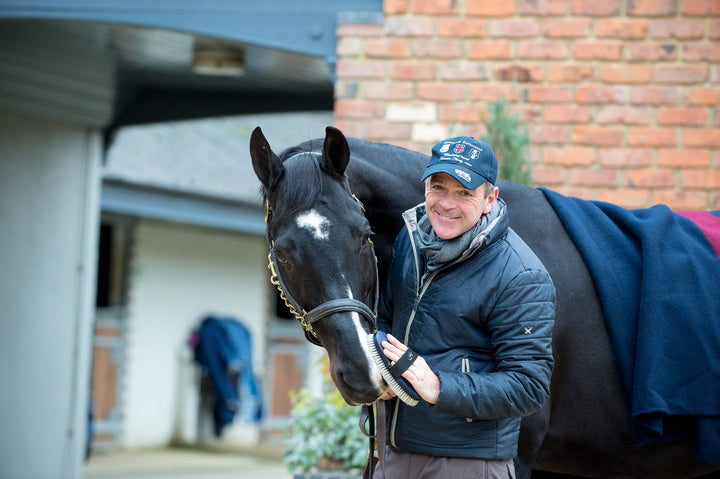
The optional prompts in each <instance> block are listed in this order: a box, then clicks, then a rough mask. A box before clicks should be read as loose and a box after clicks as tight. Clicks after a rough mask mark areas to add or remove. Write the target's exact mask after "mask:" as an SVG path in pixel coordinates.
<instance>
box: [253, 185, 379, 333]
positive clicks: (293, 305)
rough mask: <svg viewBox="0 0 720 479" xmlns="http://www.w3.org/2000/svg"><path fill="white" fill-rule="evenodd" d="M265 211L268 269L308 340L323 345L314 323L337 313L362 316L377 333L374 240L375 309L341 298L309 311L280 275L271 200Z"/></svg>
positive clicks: (376, 275) (377, 294)
mask: <svg viewBox="0 0 720 479" xmlns="http://www.w3.org/2000/svg"><path fill="white" fill-rule="evenodd" d="M351 196H352V198H353V200H355V202H357V204H358V205H359V206H360V209H361V210H362V212H363V213H365V207H364V206H363V204H362V202H361V201H360V200H359V199H358V197H357V196H355V195H353V194H351ZM265 208H266V211H265V224H266V225H267V226H266V231H267V236H266V238H267V242H268V246H269V248H270V252H269V253H268V269H269V270H270V282H271V283H272V284H273V285H275V286H276V287H277V289H278V291H279V292H280V298H282V300H283V301H284V302H285V306H287V308H288V309H289V310H290V313H291V314H292V315H293V316H294V317H295V319H297V320H298V321H300V324H301V325H302V327H303V329H304V331H305V337H306V338H307V339H308V341H310V342H311V343H313V344H316V345H318V346H322V343H320V339H319V338H318V335H317V333H316V332H315V329H314V328H313V324H315V323H316V322H318V321H320V320H321V319H324V318H326V317H328V316H330V315H331V314H335V313H344V312H351V313H352V312H354V313H359V314H360V317H362V318H365V319H366V320H367V321H368V322H369V323H370V325H371V326H372V330H373V332H374V331H375V329H376V326H375V317H376V315H377V303H378V296H379V288H380V285H379V284H378V282H379V281H378V270H377V257H376V256H375V246H374V245H373V243H372V240H370V239H369V238H368V241H369V242H370V248H371V251H372V254H373V258H374V259H375V304H374V306H373V309H372V310H371V309H370V308H369V307H368V306H367V305H366V304H365V303H363V302H362V301H358V300H357V299H352V298H340V299H331V300H329V301H326V302H325V303H322V304H320V305H318V306H316V307H315V308H313V309H311V310H310V311H306V310H305V309H304V308H303V307H302V306H300V304H299V303H298V302H297V301H296V300H295V298H294V297H293V296H292V294H290V292H289V291H288V289H287V287H286V286H285V282H284V281H283V279H282V276H280V273H279V271H280V269H279V267H278V264H277V257H276V256H275V248H274V246H275V241H274V239H273V238H272V237H271V236H270V220H271V218H272V208H270V202H269V201H268V200H265Z"/></svg>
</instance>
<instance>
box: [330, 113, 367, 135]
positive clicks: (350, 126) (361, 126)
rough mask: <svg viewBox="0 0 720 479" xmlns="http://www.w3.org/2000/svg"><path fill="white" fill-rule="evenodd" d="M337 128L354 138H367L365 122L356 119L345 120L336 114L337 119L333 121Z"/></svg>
mask: <svg viewBox="0 0 720 479" xmlns="http://www.w3.org/2000/svg"><path fill="white" fill-rule="evenodd" d="M333 125H334V126H335V128H338V129H339V130H341V131H342V132H343V133H344V134H345V135H347V136H349V137H354V138H367V136H366V135H365V123H364V122H359V121H356V120H350V119H348V120H344V119H342V118H340V117H338V116H337V113H336V114H335V121H334V122H333Z"/></svg>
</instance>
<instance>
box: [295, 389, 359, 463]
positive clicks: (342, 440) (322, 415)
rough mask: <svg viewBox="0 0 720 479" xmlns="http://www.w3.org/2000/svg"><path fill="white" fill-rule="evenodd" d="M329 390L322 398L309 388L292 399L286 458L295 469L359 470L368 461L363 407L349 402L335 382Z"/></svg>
mask: <svg viewBox="0 0 720 479" xmlns="http://www.w3.org/2000/svg"><path fill="white" fill-rule="evenodd" d="M325 389H326V391H325V394H324V395H323V396H322V397H320V398H317V397H313V396H312V395H311V394H310V393H309V392H307V391H305V390H301V391H300V392H298V393H297V394H294V395H293V396H292V398H291V399H292V402H293V408H292V411H291V412H290V423H289V425H288V428H287V429H286V431H285V454H284V457H283V458H284V461H285V463H286V464H287V465H288V469H289V470H290V471H291V472H310V471H317V470H327V469H341V470H343V471H356V470H362V468H364V467H365V464H366V463H367V453H368V440H367V438H366V437H365V436H364V435H363V433H362V432H361V431H360V426H359V421H360V407H359V406H350V405H348V404H347V403H346V402H345V401H344V400H343V398H342V396H340V393H339V392H338V391H337V389H335V388H334V387H333V386H332V385H331V384H326V385H325Z"/></svg>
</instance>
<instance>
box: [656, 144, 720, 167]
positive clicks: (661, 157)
mask: <svg viewBox="0 0 720 479" xmlns="http://www.w3.org/2000/svg"><path fill="white" fill-rule="evenodd" d="M657 158H658V166H664V167H669V168H708V167H710V164H711V154H710V150H704V149H692V150H689V149H684V150H681V149H676V148H659V149H658V150H657Z"/></svg>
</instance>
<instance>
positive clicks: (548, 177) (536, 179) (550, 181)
mask: <svg viewBox="0 0 720 479" xmlns="http://www.w3.org/2000/svg"><path fill="white" fill-rule="evenodd" d="M531 174H532V179H533V183H534V184H536V185H544V186H549V185H558V184H563V183H564V182H565V169H564V168H561V167H558V166H546V165H535V166H533V168H532V172H531Z"/></svg>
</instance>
